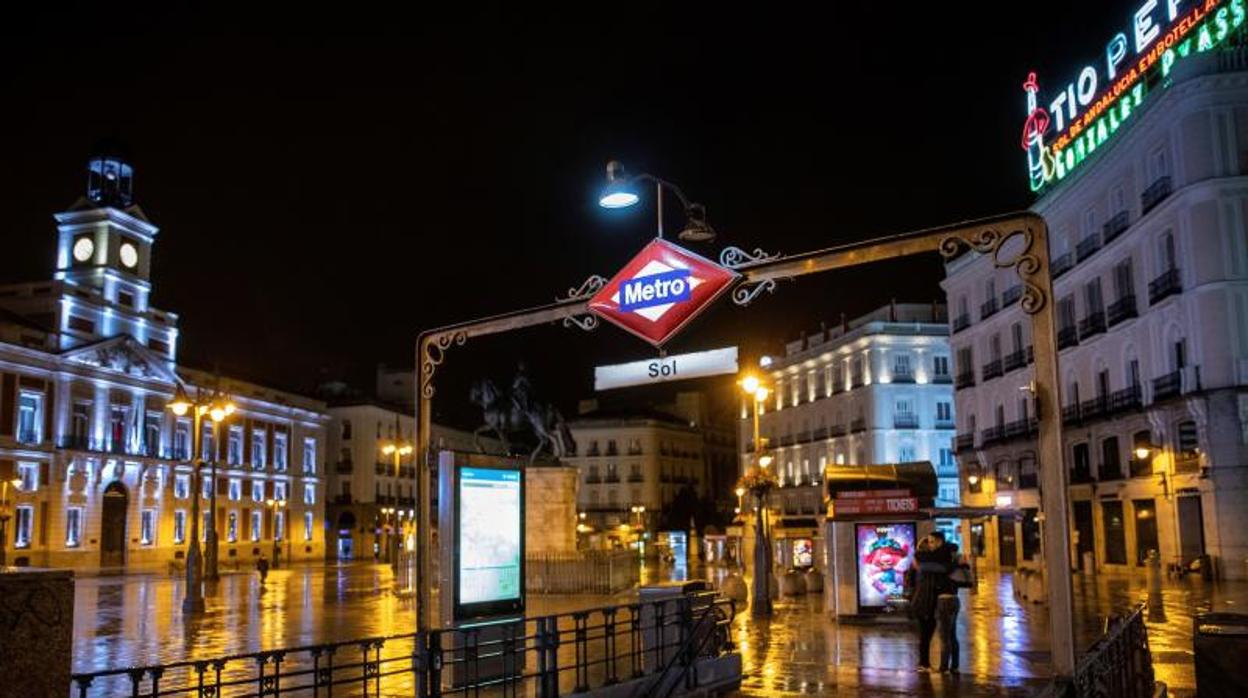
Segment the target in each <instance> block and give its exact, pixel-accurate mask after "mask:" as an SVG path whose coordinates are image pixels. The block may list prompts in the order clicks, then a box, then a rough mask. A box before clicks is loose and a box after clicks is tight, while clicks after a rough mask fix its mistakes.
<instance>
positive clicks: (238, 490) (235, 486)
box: [230, 477, 243, 502]
mask: <svg viewBox="0 0 1248 698" xmlns="http://www.w3.org/2000/svg"><path fill="white" fill-rule="evenodd" d="M242 498H243V481H242V480H239V479H238V478H236V477H235V478H230V501H231V502H237V501H238V500H240V499H242Z"/></svg>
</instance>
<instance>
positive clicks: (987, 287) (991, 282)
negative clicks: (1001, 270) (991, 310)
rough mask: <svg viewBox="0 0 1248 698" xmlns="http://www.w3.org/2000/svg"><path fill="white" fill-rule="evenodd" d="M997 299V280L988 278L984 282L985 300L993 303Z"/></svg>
mask: <svg viewBox="0 0 1248 698" xmlns="http://www.w3.org/2000/svg"><path fill="white" fill-rule="evenodd" d="M996 299H997V280H996V279H988V280H987V281H986V282H984V302H985V303H991V302H993V301H994V300H996Z"/></svg>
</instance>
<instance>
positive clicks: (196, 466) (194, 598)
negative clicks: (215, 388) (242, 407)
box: [182, 404, 204, 613]
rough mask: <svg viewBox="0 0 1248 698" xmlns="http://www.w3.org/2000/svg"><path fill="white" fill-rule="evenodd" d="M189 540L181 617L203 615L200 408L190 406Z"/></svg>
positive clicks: (196, 405)
mask: <svg viewBox="0 0 1248 698" xmlns="http://www.w3.org/2000/svg"><path fill="white" fill-rule="evenodd" d="M191 414H192V416H191V425H192V427H191V428H192V433H191V453H192V454H194V455H193V456H192V458H191V493H190V494H191V539H190V540H189V541H187V551H186V596H185V597H183V599H182V612H183V613H202V612H203V610H204V577H203V557H202V555H201V553H200V550H199V498H200V497H201V496H202V495H203V485H202V484H201V482H200V481H201V480H202V479H203V476H202V475H201V472H200V469H201V468H202V467H203V465H204V464H203V461H202V460H200V458H199V446H200V443H199V440H200V430H201V429H202V426H201V422H202V421H203V415H201V414H200V412H199V405H198V404H194V405H191Z"/></svg>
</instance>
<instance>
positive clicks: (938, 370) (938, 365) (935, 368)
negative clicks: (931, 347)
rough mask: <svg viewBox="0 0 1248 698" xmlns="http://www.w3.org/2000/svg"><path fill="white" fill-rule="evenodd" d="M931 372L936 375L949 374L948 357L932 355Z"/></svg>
mask: <svg viewBox="0 0 1248 698" xmlns="http://www.w3.org/2000/svg"><path fill="white" fill-rule="evenodd" d="M932 374H933V375H937V376H948V375H949V357H948V356H933V357H932Z"/></svg>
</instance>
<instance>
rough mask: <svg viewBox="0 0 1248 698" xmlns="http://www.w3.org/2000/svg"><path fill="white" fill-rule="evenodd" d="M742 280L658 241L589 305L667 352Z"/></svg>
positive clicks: (626, 266)
mask: <svg viewBox="0 0 1248 698" xmlns="http://www.w3.org/2000/svg"><path fill="white" fill-rule="evenodd" d="M738 276H739V275H738V274H737V273H736V272H734V271H732V270H730V269H725V268H724V267H721V266H719V265H718V264H716V263H714V262H712V261H710V260H708V259H705V258H703V257H700V256H698V255H696V254H694V253H692V252H690V251H688V250H686V249H684V248H682V247H679V246H677V245H674V244H672V243H670V242H668V241H666V240H654V241H652V242H651V243H650V244H648V245H646V246H645V248H643V249H642V250H641V252H640V253H638V254H637V256H636V257H634V258H633V259H632V260H631V261H630V262H629V263H628V264H626V265H625V266H624V268H623V269H621V270H620V272H619V273H618V274H616V275H615V278H613V279H611V280H610V281H609V282H607V285H606V286H603V287H602V290H600V291H598V293H596V294H594V296H593V298H590V299H589V309H590V311H591V312H593V313H594V314H595V315H598V316H599V317H601V318H603V319H605V320H609V321H611V322H613V323H615V324H616V325H619V326H620V327H623V328H624V329H626V330H628V331H629V332H632V333H633V334H635V335H637V336H638V337H641V338H642V339H645V340H646V341H648V342H650V343H651V344H654V345H655V346H662V344H663V343H664V342H666V341H667V340H668V339H671V337H672V336H673V335H675V334H676V333H677V332H679V331H680V329H681V328H682V327H684V326H685V325H686V324H688V322H689V321H690V320H692V319H693V318H694V316H695V315H697V314H698V313H699V312H701V311H702V310H703V309H704V308H706V306H708V305H710V303H711V302H712V301H714V300H715V299H716V298H717V297H719V294H721V293H723V292H724V291H725V290H727V289H728V287H729V286H731V285H732V283H733V282H734V281H736V280H737V278H738Z"/></svg>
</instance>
